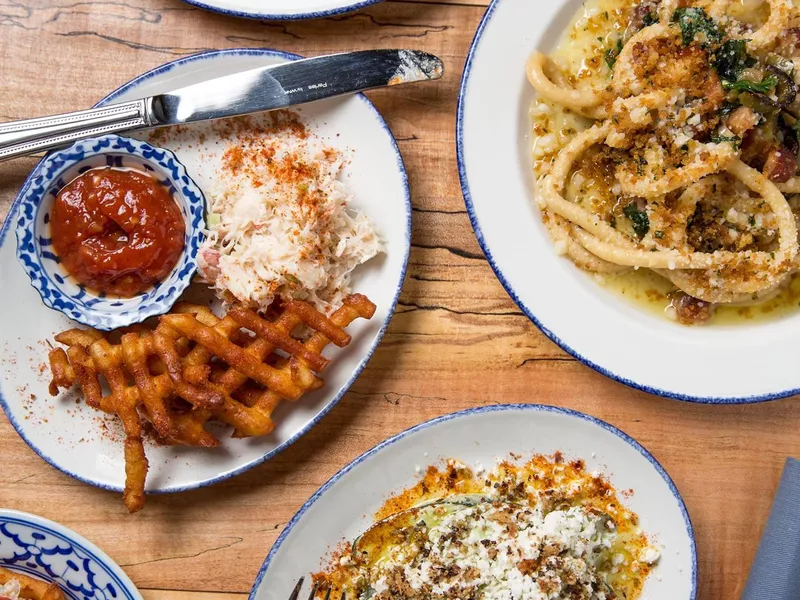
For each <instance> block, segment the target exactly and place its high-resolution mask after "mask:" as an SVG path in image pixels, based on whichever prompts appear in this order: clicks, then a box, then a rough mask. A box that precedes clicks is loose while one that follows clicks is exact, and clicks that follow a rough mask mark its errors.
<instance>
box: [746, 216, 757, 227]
mask: <svg viewBox="0 0 800 600" xmlns="http://www.w3.org/2000/svg"><path fill="white" fill-rule="evenodd" d="M747 222H748V223H750V227H755V226H756V218H755V217H754V216H753V215H750V218H749V219H748V221H747Z"/></svg>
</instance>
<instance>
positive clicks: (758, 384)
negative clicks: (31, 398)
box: [456, 0, 800, 404]
mask: <svg viewBox="0 0 800 600" xmlns="http://www.w3.org/2000/svg"><path fill="white" fill-rule="evenodd" d="M582 7H583V2H581V0H558V1H555V2H532V1H530V0H493V2H492V3H491V5H490V6H489V8H488V9H487V11H486V14H485V16H484V18H483V20H482V22H481V24H480V26H479V28H478V31H477V33H476V34H475V38H474V40H473V43H472V47H471V48H470V52H469V54H468V57H467V62H466V67H465V69H464V75H463V78H462V81H461V91H460V94H459V103H458V118H457V126H456V144H457V155H458V166H459V174H460V177H461V187H462V190H463V193H464V199H465V201H466V206H467V212H468V213H469V217H470V221H471V223H472V227H473V229H474V230H475V234H476V236H477V239H478V242H479V243H480V245H481V247H482V249H483V251H484V253H485V255H486V258H487V260H488V261H489V264H490V265H491V266H492V268H493V269H494V272H495V274H496V275H497V277H498V279H499V280H500V282H501V283H502V284H503V286H504V287H505V289H506V290H507V291H508V293H509V295H510V296H511V297H512V299H513V300H514V301H515V302H516V303H517V304H518V305H519V306H520V308H521V309H522V310H523V312H524V313H525V314H526V315H527V316H528V317H529V318H530V319H531V320H532V321H533V322H534V323H535V324H536V325H537V326H538V327H539V328H540V329H541V330H542V332H543V333H544V334H545V335H547V336H548V337H549V338H550V339H551V340H553V341H554V342H555V343H557V344H558V345H559V346H561V347H562V348H563V349H564V350H565V351H566V352H569V353H570V354H572V355H573V356H574V357H575V358H577V359H578V360H580V361H582V362H583V363H585V364H587V365H588V366H590V367H592V368H593V369H596V370H597V371H599V372H600V373H603V374H604V375H606V376H608V377H611V378H613V379H615V380H617V381H619V382H621V383H624V384H626V385H629V386H631V387H634V388H636V389H640V390H643V391H646V392H650V393H653V394H659V395H663V396H667V397H670V398H675V399H678V400H686V401H692V402H703V403H713V404H739V403H748V402H760V401H764V400H772V399H776V398H783V397H787V396H791V395H794V394H797V393H800V370H798V369H797V367H796V364H795V362H796V361H795V348H796V346H797V339H798V336H800V312H797V313H795V314H792V315H790V316H788V317H786V318H782V319H779V320H775V321H769V322H758V321H754V322H751V323H747V324H741V325H735V326H725V325H713V324H712V325H709V326H707V327H686V326H682V325H679V324H677V323H674V322H672V321H669V320H668V319H666V318H663V317H660V316H658V315H653V314H650V313H647V312H645V311H643V310H640V309H639V308H638V307H637V306H635V305H634V304H633V303H632V302H628V301H627V300H626V299H624V298H622V297H621V296H620V295H618V294H615V293H614V292H612V291H611V290H609V289H606V288H604V287H603V286H602V285H600V284H598V283H597V282H596V281H595V280H594V279H593V278H592V277H591V276H589V275H587V274H586V273H584V272H583V271H580V270H579V269H578V268H577V267H575V266H574V265H573V264H572V263H571V262H570V261H569V260H567V259H566V258H564V257H562V256H558V255H557V253H556V251H555V250H554V245H553V242H552V241H551V239H550V237H549V235H548V234H547V231H546V230H545V228H544V226H543V225H542V220H541V216H540V212H539V209H538V208H537V206H536V203H535V193H536V192H535V189H534V188H535V185H534V183H535V182H534V177H533V162H532V158H531V156H532V139H531V135H530V133H531V121H530V106H531V102H532V101H533V98H534V94H533V90H532V88H531V86H530V85H529V83H528V82H527V79H526V77H525V63H526V62H527V60H528V58H529V57H530V55H531V54H532V53H533V52H534V51H535V50H537V49H538V50H540V51H544V52H547V51H549V50H552V49H553V48H554V47H555V45H556V44H557V43H558V41H559V40H560V38H561V36H562V34H563V32H564V31H565V30H566V28H567V26H568V25H569V24H570V23H571V21H572V19H573V18H574V17H575V16H576V15H577V14H578V11H579V10H581V8H582ZM487 114H490V115H492V118H491V119H487V118H486V115H487ZM743 357H746V364H745V362H743V361H744V360H745V359H744V358H743Z"/></svg>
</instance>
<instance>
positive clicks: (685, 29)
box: [672, 7, 722, 46]
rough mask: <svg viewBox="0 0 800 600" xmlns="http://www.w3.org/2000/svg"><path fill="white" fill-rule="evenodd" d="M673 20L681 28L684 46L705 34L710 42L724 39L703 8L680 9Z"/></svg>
mask: <svg viewBox="0 0 800 600" xmlns="http://www.w3.org/2000/svg"><path fill="white" fill-rule="evenodd" d="M672 20H673V21H674V22H675V23H677V24H678V25H679V26H680V28H681V36H682V38H683V45H684V46H688V45H690V44H691V43H692V42H694V41H695V38H696V37H697V35H698V34H701V33H702V34H705V38H706V39H705V40H703V41H708V42H718V41H720V40H721V39H722V34H720V32H719V29H717V25H716V23H714V21H713V20H712V19H711V17H709V16H708V15H707V14H706V11H704V10H703V9H702V8H695V7H689V8H679V9H678V10H676V11H675V14H674V15H673V16H672Z"/></svg>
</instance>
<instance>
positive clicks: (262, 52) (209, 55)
mask: <svg viewBox="0 0 800 600" xmlns="http://www.w3.org/2000/svg"><path fill="white" fill-rule="evenodd" d="M222 55H233V56H237V55H241V56H274V57H278V58H283V59H286V60H299V59H301V58H303V57H302V56H300V55H298V54H291V53H289V52H283V51H281V50H272V49H270V48H229V49H225V50H209V51H207V52H201V53H198V54H193V55H191V56H186V57H183V58H179V59H177V60H174V61H170V62H168V63H165V64H163V65H161V66H160V67H156V68H154V69H151V70H150V71H147V72H145V73H142V74H141V75H139V76H138V77H135V78H134V79H132V80H131V81H129V82H128V83H125V84H123V85H122V86H120V87H119V88H117V89H116V90H114V91H113V92H111V93H110V94H109V95H107V96H106V97H105V98H103V99H102V100H100V101H99V102H98V103H97V104H95V107H97V106H103V105H104V104H108V103H109V102H111V101H112V100H113V99H114V98H116V97H117V96H119V95H120V94H122V93H123V92H126V91H128V90H130V89H132V88H134V87H136V86H138V85H139V84H141V83H142V82H144V81H147V80H148V79H150V78H151V77H154V76H156V75H161V74H163V73H168V72H169V71H171V70H172V69H173V68H175V67H176V66H179V65H182V64H185V63H188V62H194V61H197V60H207V59H213V58H215V57H217V56H222ZM354 96H356V97H358V98H359V99H360V100H361V101H362V102H364V103H365V104H366V105H367V107H368V108H369V109H370V110H371V111H372V113H373V114H374V116H375V118H376V119H377V120H378V122H379V124H380V125H381V127H382V128H383V129H384V131H385V132H386V134H387V135H388V136H389V141H390V142H391V144H392V147H393V149H394V151H395V155H396V158H397V168H398V171H399V174H400V176H401V178H402V182H403V188H404V193H405V201H406V231H405V242H406V244H405V256H404V257H403V265H402V269H401V271H400V279H399V282H398V284H397V289H396V290H395V295H394V298H393V300H392V302H391V305H390V306H388V307H387V318H386V321H385V322H384V323H383V325H382V326H381V328H380V330H379V331H378V333H377V334H376V336H375V340H374V341H373V343H372V345H371V346H370V348H369V351H368V352H367V354H366V355H365V356H364V358H363V359H362V360H361V362H360V363H359V365H358V367H356V369H355V371H353V374H352V376H351V377H350V379H348V381H347V383H346V384H345V385H344V386H343V387H342V389H341V390H340V391H339V393H337V394H336V396H335V397H334V398H333V399H332V400H331V401H330V402H329V403H328V404H327V406H325V407H324V408H323V409H322V410H321V411H320V412H319V413H318V414H317V415H316V416H315V417H314V418H313V419H312V420H311V421H310V422H309V423H308V424H307V425H306V426H305V427H303V428H302V429H300V430H299V431H298V432H296V433H295V434H294V435H293V436H291V437H290V438H289V439H287V440H286V441H285V442H283V443H282V444H280V445H279V446H277V447H275V448H273V449H272V450H270V451H269V452H267V453H265V454H264V455H263V456H261V457H259V458H258V459H256V460H253V461H250V462H249V463H247V464H245V465H242V466H241V467H239V468H237V469H234V470H232V471H230V472H227V473H224V474H222V475H219V476H218V477H214V478H211V479H207V480H205V481H202V482H197V483H193V484H191V485H185V486H169V485H168V486H165V487H164V488H162V489H159V490H148V491H147V493H148V494H172V493H179V492H186V491H190V490H196V489H199V488H203V487H207V486H210V485H214V484H216V483H220V482H222V481H227V480H228V479H231V478H233V477H236V476H237V475H241V474H242V473H245V472H246V471H249V470H250V469H252V468H254V467H256V466H258V465H260V464H262V463H264V462H266V461H268V460H269V459H271V458H273V457H274V456H275V455H277V454H279V453H281V452H283V451H284V450H286V448H288V447H289V446H291V445H292V444H294V443H295V442H296V441H297V440H299V439H300V438H301V437H303V436H304V435H305V434H306V433H308V432H309V431H310V430H311V429H312V428H313V427H314V426H316V425H317V424H318V423H319V422H320V421H321V420H322V419H323V418H324V417H325V416H326V415H327V414H328V413H329V412H330V411H331V410H333V408H334V407H335V406H336V405H337V404H339V401H340V400H341V399H342V397H344V395H345V394H346V393H347V391H348V390H349V389H350V388H351V387H352V385H353V383H354V382H355V380H356V379H358V376H359V375H360V374H361V372H362V371H363V370H364V368H365V367H366V366H367V363H368V362H369V361H370V359H371V358H372V355H373V354H374V353H375V350H376V349H377V347H378V346H379V345H380V342H381V340H382V339H383V336H384V334H385V333H386V329H387V328H388V327H389V323H390V322H391V319H392V316H393V315H394V310H395V308H396V306H397V302H398V300H399V299H400V292H401V291H402V289H403V283H404V282H405V278H406V273H407V271H408V259H409V255H410V253H411V188H410V186H409V182H408V174H407V172H406V168H405V163H404V161H403V156H402V154H400V148H399V147H398V145H397V140H396V138H395V137H394V134H393V133H392V130H391V129H390V128H389V124H388V123H387V122H386V120H385V119H384V118H383V116H382V115H381V113H380V112H379V111H378V109H377V108H376V107H375V105H374V104H373V103H372V101H370V100H369V98H367V97H366V96H365V95H364V94H361V93H358V94H354ZM30 177H31V175H28V178H27V179H26V180H25V182H24V183H23V186H22V187H23V188H24V187H25V186H26V185H27V184H28V180H29V179H30ZM19 203H20V196H19V195H17V197H16V198H15V199H14V202H13V203H12V205H11V208H10V209H9V211H8V216H7V217H6V220H5V222H4V223H3V226H2V228H0V247H2V245H3V243H4V241H5V237H6V234H7V233H8V229H9V228H10V223H12V222H13V220H14V217H15V215H16V213H17V211H18V208H19ZM0 407H2V409H3V412H5V414H6V417H7V418H8V420H9V421H10V422H11V425H12V426H13V427H14V429H15V430H16V431H17V433H18V434H19V436H20V437H21V438H22V439H23V440H24V441H25V443H26V444H28V446H29V447H30V448H31V449H32V450H33V451H34V452H35V453H36V454H37V455H38V456H39V458H41V459H42V460H44V461H45V462H46V463H48V464H49V465H50V466H51V467H53V468H55V469H57V470H58V471H61V472H62V473H64V474H65V475H68V476H70V477H72V478H73V479H75V480H77V481H80V482H81V483H86V484H88V485H91V486H94V487H97V488H100V489H104V490H108V491H112V492H117V493H122V491H123V488H122V487H121V486H115V485H107V484H104V483H101V482H98V481H94V480H90V479H87V478H85V477H81V476H79V475H78V474H77V473H73V472H72V471H70V470H68V469H66V468H63V467H61V466H60V465H57V464H56V463H55V462H53V461H52V460H50V458H49V457H47V456H45V454H44V453H43V452H42V451H41V450H40V449H39V448H38V447H37V446H36V445H35V444H34V443H33V442H32V441H31V440H30V439H29V438H28V437H27V436H26V435H25V434H24V432H23V430H22V428H21V427H20V425H19V423H18V422H17V420H16V419H15V418H14V416H13V414H12V412H11V410H9V408H8V404H7V403H6V400H5V398H4V396H3V390H2V386H0Z"/></svg>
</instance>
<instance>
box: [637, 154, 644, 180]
mask: <svg viewBox="0 0 800 600" xmlns="http://www.w3.org/2000/svg"><path fill="white" fill-rule="evenodd" d="M645 166H647V161H646V160H645V159H644V157H643V156H637V157H636V174H637V175H638V176H639V177H644V168H645Z"/></svg>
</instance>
